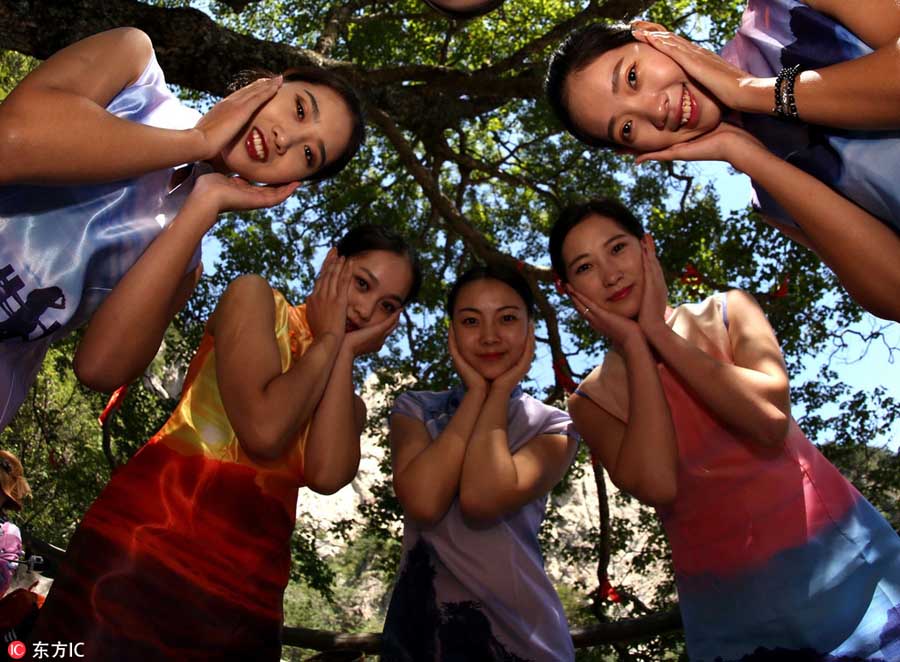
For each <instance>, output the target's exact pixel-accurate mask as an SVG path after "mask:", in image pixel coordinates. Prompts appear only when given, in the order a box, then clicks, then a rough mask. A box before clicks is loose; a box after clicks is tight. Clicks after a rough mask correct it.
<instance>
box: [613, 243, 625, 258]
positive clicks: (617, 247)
mask: <svg viewBox="0 0 900 662" xmlns="http://www.w3.org/2000/svg"><path fill="white" fill-rule="evenodd" d="M625 246H627V244H626V243H625V242H624V241H620V242H619V243H617V244H615V245H614V246H613V247H612V253H613V255H615V254H616V253H621V252H622V250H623V249H624V248H625Z"/></svg>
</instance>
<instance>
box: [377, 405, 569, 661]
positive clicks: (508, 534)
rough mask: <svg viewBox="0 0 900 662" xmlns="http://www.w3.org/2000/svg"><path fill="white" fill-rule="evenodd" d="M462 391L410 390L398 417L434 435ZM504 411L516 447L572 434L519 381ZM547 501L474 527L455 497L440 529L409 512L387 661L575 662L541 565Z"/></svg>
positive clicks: (384, 654) (387, 632)
mask: <svg viewBox="0 0 900 662" xmlns="http://www.w3.org/2000/svg"><path fill="white" fill-rule="evenodd" d="M463 395H464V390H463V389H462V388H457V389H454V390H451V391H439V392H430V391H407V392H406V393H403V394H402V395H401V396H400V397H399V398H397V401H396V402H395V403H394V406H393V408H392V409H391V415H392V416H407V417H409V418H413V419H415V420H418V421H421V422H422V423H423V424H424V425H425V428H426V429H427V430H428V433H429V435H430V436H431V439H436V438H437V437H438V436H439V435H440V434H441V432H443V431H444V428H446V427H447V425H448V424H449V423H450V420H451V419H452V417H453V415H454V413H456V410H457V408H458V407H459V404H460V402H461V401H462V397H463ZM507 411H508V418H509V424H508V427H507V437H508V441H509V450H510V452H512V453H515V452H516V451H517V450H519V449H520V448H522V447H523V446H524V445H525V444H527V443H528V442H529V441H531V440H532V439H534V438H535V437H538V436H540V435H544V434H563V435H565V434H572V435H574V431H573V430H572V427H571V426H572V424H571V420H570V419H569V415H568V414H566V413H565V412H563V411H560V410H559V409H556V408H555V407H551V406H549V405H545V404H544V403H543V402H541V401H540V400H537V399H536V398H533V397H531V396H530V395H527V394H526V393H524V392H523V391H522V389H521V388H519V387H516V389H515V390H514V391H513V393H512V395H511V396H510V399H509V407H508V410H507ZM573 457H574V451H573ZM571 459H572V458H570V461H571ZM546 505H547V495H542V496H540V497H538V498H536V499H534V500H533V501H530V502H529V503H526V504H525V505H524V506H522V507H521V508H520V509H519V510H517V511H515V512H513V513H510V514H508V515H506V516H505V517H503V518H502V519H500V520H499V521H498V522H496V523H494V524H492V525H490V526H485V527H477V528H476V527H473V526H470V525H469V523H468V522H467V521H466V519H465V517H463V513H462V511H461V510H460V507H459V500H458V499H454V500H453V503H452V504H451V505H450V508H449V509H448V510H447V513H446V514H445V515H444V517H443V518H442V519H441V520H440V521H439V522H437V523H436V524H434V525H433V526H424V525H420V524H419V523H417V522H416V521H415V520H412V519H411V518H409V517H405V518H404V522H403V558H402V560H401V562H400V573H399V576H398V577H397V581H396V583H395V585H394V590H393V593H392V594H391V603H390V606H389V607H388V612H387V617H386V618H385V623H384V635H383V638H382V650H381V659H382V660H383V661H384V662H432V661H435V662H436V661H438V660H440V661H442V662H475V661H476V660H477V661H478V662H492V661H496V662H526V661H533V662H550V661H555V662H564V661H570V660H574V659H575V649H574V648H573V645H572V637H571V636H570V635H569V625H568V621H567V620H566V614H565V612H564V611H563V606H562V604H561V603H560V601H559V596H557V594H556V590H555V589H554V588H553V584H552V583H551V582H550V579H549V578H548V577H547V573H546V572H545V571H544V560H543V557H542V556H541V548H540V543H539V541H538V532H539V530H540V528H541V522H542V521H543V519H544V510H545V508H546Z"/></svg>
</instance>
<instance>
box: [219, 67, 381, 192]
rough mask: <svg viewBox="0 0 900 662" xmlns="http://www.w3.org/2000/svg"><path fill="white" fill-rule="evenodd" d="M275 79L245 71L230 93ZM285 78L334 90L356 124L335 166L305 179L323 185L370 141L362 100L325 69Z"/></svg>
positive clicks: (263, 72)
mask: <svg viewBox="0 0 900 662" xmlns="http://www.w3.org/2000/svg"><path fill="white" fill-rule="evenodd" d="M275 75H276V74H275V73H274V72H272V71H269V70H268V69H263V68H261V67H259V68H255V69H245V70H243V71H240V72H238V74H237V75H236V76H235V77H234V78H233V79H232V80H231V82H230V83H229V84H228V88H227V89H228V91H229V92H234V91H235V90H239V89H241V88H242V87H244V86H246V85H249V84H250V83H252V82H253V81H255V80H259V79H260V78H273V77H275ZM282 75H283V76H284V82H285V83H296V82H306V83H316V84H319V85H325V86H326V87H330V88H331V89H332V90H334V91H335V92H336V93H337V94H338V96H340V97H341V99H342V100H343V101H344V103H345V104H347V108H348V109H349V110H350V117H351V120H352V122H353V127H352V129H351V130H350V139H349V140H348V141H347V146H346V147H345V148H344V150H343V151H342V152H340V153H339V154H338V155H337V157H336V158H335V159H334V160H333V161H332V162H331V163H326V164H325V165H324V166H323V167H322V168H320V169H319V170H318V171H316V172H314V173H313V174H311V175H309V176H307V177H305V178H304V179H305V181H308V182H319V181H322V180H323V179H329V178H330V177H334V176H335V175H336V174H338V173H339V172H340V171H341V170H343V169H344V167H345V166H346V165H347V164H348V163H350V159H352V158H353V157H354V156H356V153H357V152H358V151H359V148H360V146H362V144H363V141H364V140H365V139H366V120H365V117H364V116H363V112H362V103H361V102H360V100H359V95H358V94H357V93H356V90H354V89H353V88H352V87H351V86H350V84H349V83H348V82H347V81H346V80H344V79H343V78H341V77H340V76H339V75H337V74H336V73H334V72H333V71H329V70H328V69H323V68H322V67H313V66H304V67H292V68H290V69H287V70H286V71H285V72H284V73H283V74H282Z"/></svg>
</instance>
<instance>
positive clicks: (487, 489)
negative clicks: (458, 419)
mask: <svg viewBox="0 0 900 662" xmlns="http://www.w3.org/2000/svg"><path fill="white" fill-rule="evenodd" d="M508 404H509V391H508V390H506V389H497V388H494V387H493V386H492V387H491V391H490V393H489V395H488V397H487V400H486V401H485V403H484V407H483V408H482V410H481V413H480V414H479V416H478V421H477V423H476V425H475V429H474V430H473V433H472V440H471V441H470V442H469V445H468V448H467V449H466V455H465V460H464V463H463V467H462V476H461V478H460V485H459V504H460V509H461V510H462V512H463V514H464V515H465V516H466V517H467V518H469V519H471V520H475V521H478V522H484V523H488V522H492V521H495V520H497V519H499V518H501V517H503V516H504V515H507V514H509V513H512V512H515V511H516V510H518V509H519V508H521V507H522V506H524V505H525V504H526V503H528V502H529V501H533V500H534V499H536V498H538V497H540V496H543V495H544V494H547V493H548V492H549V491H550V490H551V489H553V486H554V485H556V483H558V482H559V481H560V480H561V479H562V477H563V475H564V474H565V473H566V470H567V469H568V468H569V463H570V461H571V459H572V455H573V453H574V451H575V445H576V442H575V440H574V439H570V438H568V437H567V436H565V435H561V434H544V435H539V436H537V437H535V438H533V439H532V440H531V441H529V442H528V443H527V444H525V446H523V447H522V448H520V449H519V450H518V451H516V452H515V453H514V454H513V453H510V450H509V438H508V436H507V424H508V420H507V415H508V412H507V406H508Z"/></svg>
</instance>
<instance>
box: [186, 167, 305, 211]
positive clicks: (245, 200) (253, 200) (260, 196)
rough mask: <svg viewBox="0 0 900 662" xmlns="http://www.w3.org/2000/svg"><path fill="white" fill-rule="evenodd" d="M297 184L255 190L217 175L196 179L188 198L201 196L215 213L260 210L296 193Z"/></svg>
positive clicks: (231, 178)
mask: <svg viewBox="0 0 900 662" xmlns="http://www.w3.org/2000/svg"><path fill="white" fill-rule="evenodd" d="M298 186H300V182H291V183H290V184H282V185H281V186H257V185H256V184H251V183H250V182H248V181H246V180H244V179H241V178H240V177H228V176H225V175H222V174H220V173H217V172H213V173H209V174H206V175H203V176H202V177H199V178H198V179H197V182H196V184H194V189H193V190H192V191H191V195H192V196H193V195H196V196H201V197H202V198H203V199H205V200H207V201H209V202H210V203H214V204H215V206H216V209H217V210H218V211H219V212H223V211H247V210H249V209H263V208H266V207H274V206H275V205H278V204H281V203H282V202H284V201H285V200H287V199H288V197H290V195H291V194H292V193H293V192H294V191H296V190H297V187H298Z"/></svg>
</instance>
